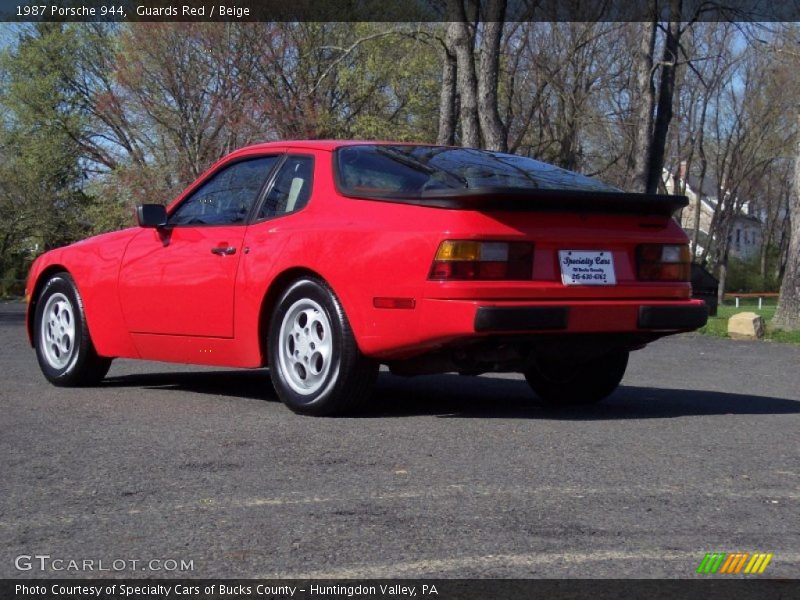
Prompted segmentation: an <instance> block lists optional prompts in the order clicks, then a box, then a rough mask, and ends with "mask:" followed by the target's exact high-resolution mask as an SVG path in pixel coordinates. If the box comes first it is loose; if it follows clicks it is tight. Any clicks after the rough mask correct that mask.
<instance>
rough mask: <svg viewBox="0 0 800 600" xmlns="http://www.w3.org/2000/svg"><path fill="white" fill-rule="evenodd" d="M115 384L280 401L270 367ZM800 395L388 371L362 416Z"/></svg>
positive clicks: (711, 407)
mask: <svg viewBox="0 0 800 600" xmlns="http://www.w3.org/2000/svg"><path fill="white" fill-rule="evenodd" d="M102 385H104V386H108V387H129V388H141V389H163V390H170V389H172V390H175V391H180V392H189V393H197V394H212V395H219V396H229V397H239V398H247V399H260V400H265V401H269V402H278V399H277V397H276V396H275V392H274V391H273V389H272V386H271V384H270V382H269V375H268V373H267V371H265V370H250V371H193V372H181V371H176V372H167V373H143V374H136V375H121V376H116V377H109V378H107V379H106V380H105V381H104V383H103V384H102ZM798 413H800V400H792V399H788V398H774V397H769V396H760V395H753V394H736V393H731V392H717V391H708V390H691V389H667V388H656V387H640V386H630V385H622V386H620V387H619V388H618V389H617V391H616V392H614V394H612V395H611V396H610V397H609V398H607V399H606V400H605V401H604V402H603V403H601V404H598V405H594V406H584V407H573V408H550V407H546V406H543V405H541V404H540V403H539V402H538V401H537V399H536V397H535V396H534V394H533V392H531V390H530V388H529V387H528V385H527V383H525V382H524V381H522V380H518V379H505V378H496V377H464V376H460V375H451V374H447V375H435V376H422V377H415V378H405V377H397V376H394V375H391V374H389V373H381V375H380V377H379V378H378V383H377V386H376V390H375V395H374V397H373V398H372V400H371V402H369V404H368V405H367V406H366V407H364V409H363V410H361V411H360V412H359V413H358V414H356V415H353V417H355V418H391V417H413V416H425V415H429V416H436V417H441V418H482V419H492V418H497V419H526V418H534V419H535V418H541V419H559V420H609V419H663V418H671V417H684V416H695V415H696V416H702V415H727V414H733V415H769V414H798Z"/></svg>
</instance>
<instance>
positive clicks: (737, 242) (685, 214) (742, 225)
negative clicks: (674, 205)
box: [664, 162, 762, 259]
mask: <svg viewBox="0 0 800 600" xmlns="http://www.w3.org/2000/svg"><path fill="white" fill-rule="evenodd" d="M684 178H685V181H684ZM684 183H685V191H684V192H683V193H684V194H685V195H686V197H687V198H689V206H687V207H686V208H684V209H683V211H681V215H680V222H681V227H683V229H684V231H686V233H687V235H688V236H689V237H690V238H691V237H692V234H693V232H694V222H695V213H696V211H697V205H698V197H699V200H700V236H699V243H698V248H697V252H698V254H699V253H701V252H702V251H703V246H704V245H705V244H707V243H708V230H709V227H710V226H711V219H712V216H713V214H714V209H715V207H716V206H717V202H718V199H717V189H718V186H717V183H716V180H714V179H713V177H710V176H708V175H707V176H706V178H705V180H704V182H703V186H702V189H701V188H700V181H699V178H698V177H697V176H695V175H693V174H692V173H688V174H686V163H685V162H684V163H681V167H680V169H679V170H678V173H677V174H673V173H671V172H670V171H668V170H667V169H664V187H665V188H666V189H667V192H668V193H670V194H674V193H679V192H680V189H681V188H682V187H683V186H684ZM761 240H762V237H761V221H760V220H759V219H758V217H756V216H755V215H754V214H753V211H752V206H751V204H750V202H744V203H743V204H742V209H741V211H740V213H739V214H737V215H736V216H735V217H734V222H733V226H732V229H731V244H730V256H732V257H735V258H741V259H748V258H752V257H754V256H758V255H759V253H760V252H761Z"/></svg>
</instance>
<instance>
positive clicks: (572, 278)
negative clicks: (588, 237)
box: [558, 250, 617, 285]
mask: <svg viewBox="0 0 800 600" xmlns="http://www.w3.org/2000/svg"><path fill="white" fill-rule="evenodd" d="M558 263H559V265H560V266H561V282H562V283H563V284H564V285H616V284H617V277H616V274H615V273H614V256H613V255H612V254H611V252H609V251H608V250H559V251H558Z"/></svg>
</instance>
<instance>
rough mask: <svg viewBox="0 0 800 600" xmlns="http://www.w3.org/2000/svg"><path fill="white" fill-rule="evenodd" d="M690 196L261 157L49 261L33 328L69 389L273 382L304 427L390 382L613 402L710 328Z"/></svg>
mask: <svg viewBox="0 0 800 600" xmlns="http://www.w3.org/2000/svg"><path fill="white" fill-rule="evenodd" d="M685 204H686V199H685V198H684V197H683V196H661V195H642V194H629V193H624V192H622V191H620V190H618V189H616V188H613V187H611V186H608V185H606V184H604V183H601V182H599V181H596V180H594V179H590V178H588V177H584V176H582V175H578V174H576V173H573V172H570V171H565V170H563V169H559V168H557V167H554V166H551V165H548V164H545V163H541V162H538V161H535V160H532V159H529V158H524V157H521V156H515V155H511V154H503V153H498V152H488V151H482V150H473V149H467V148H455V147H442V146H429V145H418V144H400V143H375V142H340V141H304V142H280V143H269V144H259V145H255V146H250V147H247V148H243V149H241V150H238V151H236V152H234V153H232V154H230V155H229V156H226V157H225V158H223V159H222V160H220V161H219V162H218V163H216V164H215V165H213V166H212V167H211V168H210V169H209V170H208V171H207V172H206V173H204V174H203V175H202V176H201V177H200V178H199V179H198V180H197V181H196V182H194V183H193V184H192V185H191V186H190V187H189V188H187V189H186V191H184V192H183V193H182V194H181V195H180V196H179V197H178V198H177V199H175V201H174V202H172V203H171V204H170V205H169V206H168V207H166V208H165V207H164V206H162V205H159V204H147V205H143V206H139V207H138V209H137V218H138V224H139V226H138V227H135V228H132V229H126V230H124V231H117V232H114V233H108V234H105V235H100V236H97V237H93V238H91V239H88V240H84V241H82V242H78V243H76V244H73V245H71V246H68V247H65V248H59V249H56V250H53V251H50V252H47V253H46V254H44V255H42V256H40V257H39V258H38V259H37V260H36V262H35V263H34V264H33V266H32V268H31V272H30V277H29V280H28V284H27V290H26V294H27V299H28V316H27V326H28V335H29V338H30V341H31V344H32V345H33V347H34V348H35V349H36V354H37V357H38V360H39V364H40V366H41V369H42V371H43V373H44V375H45V377H46V378H47V379H49V380H50V381H51V382H52V383H54V384H56V385H63V386H77V385H89V384H94V383H97V382H99V381H100V380H102V379H103V377H104V376H105V375H106V373H107V372H108V369H109V365H110V364H111V361H112V359H114V358H116V357H125V358H141V359H148V360H161V361H171V362H181V363H197V364H206V365H227V366H235V367H251V368H252V367H263V366H265V365H269V367H270V372H271V378H272V383H273V385H274V386H275V390H276V391H277V393H278V396H279V397H280V398H281V399H282V400H283V401H284V402H285V403H286V404H287V405H288V406H289V408H291V409H292V410H294V411H296V412H300V413H306V414H314V415H324V414H332V413H341V412H344V411H346V410H350V409H353V408H354V407H356V406H357V405H359V404H360V403H361V402H363V401H365V400H366V399H368V398H369V396H370V391H371V388H372V385H373V382H374V380H375V377H376V374H377V371H378V367H379V365H380V364H385V365H388V367H389V368H390V369H391V371H392V372H394V373H399V374H404V375H414V374H421V373H441V372H450V371H454V372H458V373H462V374H464V375H475V374H479V373H484V372H497V371H513V372H521V373H524V375H525V377H526V378H527V380H528V382H529V383H530V385H531V387H532V388H533V390H534V391H535V392H536V394H538V396H539V397H540V398H541V399H542V400H544V401H546V402H553V403H566V404H578V403H588V402H595V401H598V400H600V399H602V398H604V397H606V396H608V395H609V394H610V393H611V392H612V391H613V390H614V389H615V388H616V387H617V385H618V384H619V382H620V380H621V379H622V376H623V374H624V372H625V367H626V364H627V361H628V353H629V352H630V351H631V350H636V349H638V348H642V347H643V346H644V345H645V344H647V343H648V342H651V341H653V340H655V339H657V338H659V337H662V336H665V335H669V334H673V333H677V332H680V331H688V330H692V329H695V328H697V327H700V326H702V325H703V324H704V323H705V322H706V318H707V310H706V307H705V305H704V304H703V302H702V301H697V300H692V299H690V294H691V286H690V284H689V273H690V256H689V249H688V246H687V238H686V236H685V235H684V233H683V231H682V230H681V228H680V227H679V226H678V224H677V223H676V222H675V221H674V220H673V219H672V214H673V212H674V211H675V210H676V209H679V208H681V207H682V206H685Z"/></svg>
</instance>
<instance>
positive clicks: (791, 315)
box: [772, 114, 800, 330]
mask: <svg viewBox="0 0 800 600" xmlns="http://www.w3.org/2000/svg"><path fill="white" fill-rule="evenodd" d="M797 123H798V125H800V114H798V117H797ZM798 136H799V137H798V141H797V149H796V152H797V154H796V156H795V163H794V191H795V193H794V198H793V199H792V202H791V204H790V208H789V250H788V252H787V255H786V270H785V271H784V274H783V282H782V283H781V293H780V296H779V297H778V308H777V310H776V311H775V318H774V319H773V320H772V324H773V325H775V327H778V328H780V329H788V330H795V329H800V134H798Z"/></svg>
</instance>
